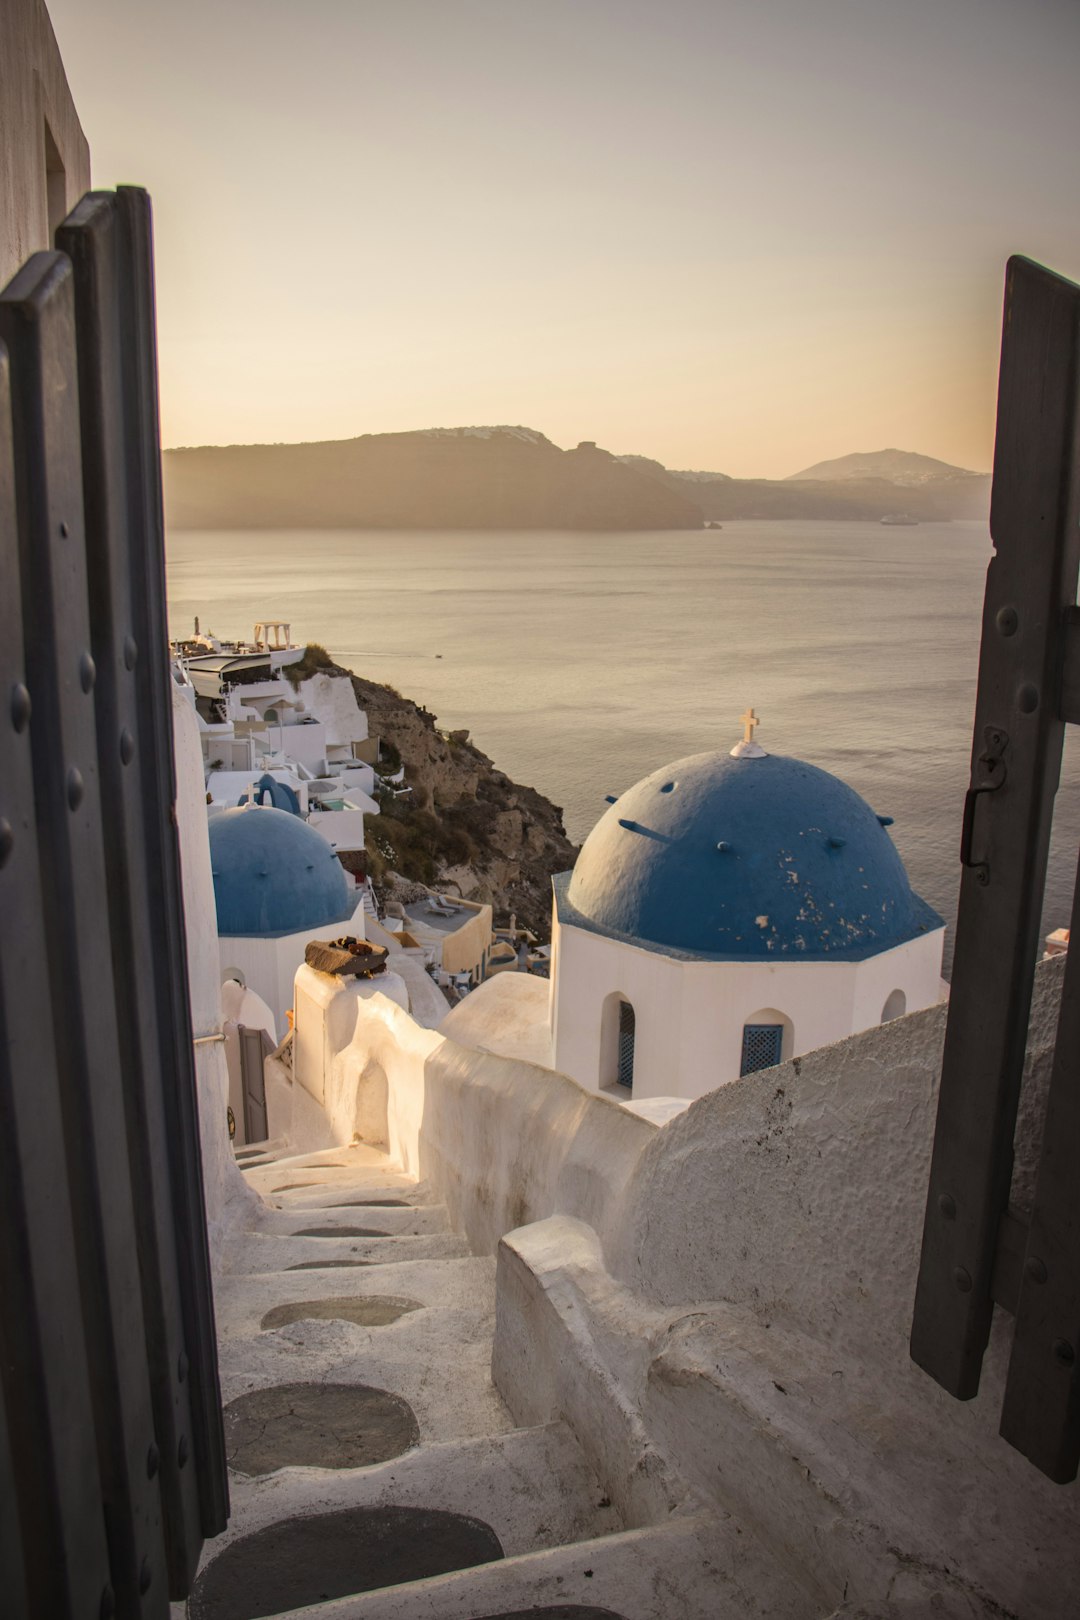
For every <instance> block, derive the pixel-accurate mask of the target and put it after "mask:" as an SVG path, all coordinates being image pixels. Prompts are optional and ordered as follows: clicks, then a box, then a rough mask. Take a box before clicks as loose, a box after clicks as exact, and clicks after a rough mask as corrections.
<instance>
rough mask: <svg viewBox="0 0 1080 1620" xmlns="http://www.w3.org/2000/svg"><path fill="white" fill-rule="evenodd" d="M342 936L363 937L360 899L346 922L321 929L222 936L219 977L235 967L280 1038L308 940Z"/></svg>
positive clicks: (328, 925)
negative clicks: (265, 1009)
mask: <svg viewBox="0 0 1080 1620" xmlns="http://www.w3.org/2000/svg"><path fill="white" fill-rule="evenodd" d="M343 934H352V935H353V936H354V938H356V939H364V938H365V937H366V936H365V934H364V907H363V902H362V901H361V900H360V899H357V903H356V909H355V911H354V913H353V916H352V919H351V920H350V921H347V922H336V923H324V924H323V926H322V927H321V928H304V929H301V930H300V932H299V933H296V934H278V935H274V936H272V937H270V938H265V939H263V938H259V937H258V936H253V935H250V934H222V935H221V937H220V939H219V941H218V949H219V976H220V978H224V977H225V974H226V973H227V971H228V969H229V968H239V969H240V971H241V973H242V974H243V975H244V979H245V981H246V983H247V984H249V985H250V987H251V988H252V990H254V991H255V992H256V994H257V995H259V996H261V997H262V999H263V1000H264V1001H265V1002H266V1005H267V1006H268V1007H269V1008H270V1011H271V1012H272V1013H273V1015H274V1020H275V1022H276V1024H277V1027H278V1029H279V1030H280V1031H281V1033H282V1035H284V1033H285V1030H286V1029H287V1027H288V1019H287V1016H286V1014H287V1013H288V1011H289V1009H290V1008H291V1007H292V1004H293V980H294V979H295V978H296V970H297V968H299V967H301V966H302V965H303V961H304V951H305V949H306V947H307V944H308V942H309V940H313V939H340V938H341V936H342V935H343Z"/></svg>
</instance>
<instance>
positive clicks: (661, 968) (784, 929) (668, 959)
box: [474, 718, 944, 1101]
mask: <svg viewBox="0 0 1080 1620" xmlns="http://www.w3.org/2000/svg"><path fill="white" fill-rule="evenodd" d="M755 724H756V721H755V720H753V719H752V718H750V719H749V721H748V724H747V728H746V729H747V735H746V737H745V738H744V740H743V741H742V742H741V743H738V744H736V746H735V747H734V748H733V749H732V750H731V752H730V753H707V754H697V755H693V756H692V757H690V758H688V759H682V760H678V761H676V762H675V763H674V764H672V765H668V766H665V767H664V768H663V769H662V770H659V771H654V772H653V773H652V774H651V775H650V776H647V777H645V779H644V780H643V781H641V782H639V783H637V785H636V786H635V787H632V788H630V789H629V791H628V792H626V793H624V794H623V795H622V797H621V798H619V799H617V800H616V801H615V802H614V803H613V804H612V805H611V807H610V808H609V809H608V811H607V813H606V814H605V815H604V816H603V817H602V818H601V820H600V821H599V822H598V824H597V826H596V827H595V828H594V829H593V831H592V833H590V835H589V837H588V838H587V839H586V841H585V844H584V847H583V848H582V851H581V855H580V856H579V858H578V862H577V865H576V866H575V868H574V870H573V872H568V873H564V874H563V875H561V876H560V877H558V878H556V879H555V905H554V921H553V933H552V959H553V964H554V966H553V972H552V983H551V1001H550V1008H551V1034H552V1066H553V1067H554V1068H556V1069H558V1070H559V1071H560V1072H561V1073H563V1074H568V1075H571V1076H572V1077H573V1078H574V1079H575V1080H577V1081H578V1082H579V1083H580V1084H581V1085H583V1086H586V1087H588V1088H589V1089H590V1090H594V1091H609V1092H610V1093H611V1094H612V1095H614V1096H621V1097H622V1098H624V1099H626V1100H629V1098H630V1097H631V1096H632V1097H633V1098H634V1099H635V1101H641V1100H645V1099H648V1098H657V1097H679V1098H694V1097H701V1096H704V1095H705V1094H706V1093H707V1092H709V1091H713V1090H715V1088H716V1087H717V1086H718V1085H722V1084H724V1083H725V1082H726V1081H730V1080H735V1079H737V1078H739V1076H740V1075H744V1074H749V1073H752V1072H754V1071H755V1070H758V1069H763V1068H767V1067H769V1066H771V1065H772V1064H776V1063H781V1062H785V1061H787V1059H789V1058H792V1057H798V1056H800V1055H802V1054H803V1053H805V1052H809V1051H812V1050H814V1049H816V1048H817V1047H821V1046H827V1045H829V1044H830V1043H831V1042H833V1041H838V1040H841V1039H843V1038H844V1037H845V1036H848V1035H853V1034H855V1033H856V1032H858V1031H859V1030H863V1029H868V1028H870V1027H871V1026H873V1025H875V1024H881V1023H885V1022H887V1021H888V1020H889V1019H891V1018H895V1017H897V1016H898V1015H899V1014H901V1013H904V1012H915V1011H918V1010H920V1009H921V1008H924V1007H930V1006H933V1005H934V1004H935V1003H936V1002H937V1001H939V1000H940V999H941V998H942V994H943V987H942V981H941V953H942V946H943V942H944V923H943V922H942V920H941V918H940V917H939V916H938V915H937V914H936V912H934V911H933V910H931V908H930V907H929V906H928V905H927V904H926V903H925V902H924V901H923V900H921V899H920V898H919V897H918V895H916V894H915V893H914V892H913V890H912V888H911V885H910V883H909V882H908V878H907V874H906V872H905V870H904V866H903V863H902V861H901V859H900V856H899V855H898V854H897V851H896V848H895V846H894V845H893V842H892V839H891V838H890V837H889V835H888V833H887V832H886V830H885V828H886V826H887V825H888V824H889V818H888V817H885V816H878V815H875V813H874V812H873V811H872V810H871V809H870V807H869V806H868V805H867V804H866V803H865V802H864V800H862V799H861V798H860V797H859V795H858V794H857V793H855V792H854V790H853V789H851V788H850V787H848V786H847V785H846V784H845V783H844V782H841V781H840V780H839V778H837V777H835V776H831V775H830V774H829V773H828V772H826V771H822V770H819V769H818V768H817V767H816V766H813V765H808V764H805V763H804V762H803V761H801V760H796V759H786V758H782V757H778V756H773V755H769V754H767V753H766V752H765V750H764V749H763V748H762V747H760V745H759V744H757V743H756V742H753V741H752V740H751V735H752V731H753V727H754V725H755ZM477 1010H478V1009H474V1016H475V1013H476V1011H477Z"/></svg>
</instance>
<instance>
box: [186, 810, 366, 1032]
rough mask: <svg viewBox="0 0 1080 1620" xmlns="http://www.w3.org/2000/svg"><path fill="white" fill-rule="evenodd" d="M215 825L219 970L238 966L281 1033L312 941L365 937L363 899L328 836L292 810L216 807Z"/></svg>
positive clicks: (213, 852) (212, 850) (212, 820)
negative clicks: (351, 881)
mask: <svg viewBox="0 0 1080 1620" xmlns="http://www.w3.org/2000/svg"><path fill="white" fill-rule="evenodd" d="M209 826H210V858H211V864H212V869H213V877H214V900H215V904H216V907H217V932H218V941H219V948H220V962H221V975H222V977H223V978H226V977H228V975H229V971H230V969H239V970H240V972H241V974H242V975H243V978H244V982H245V983H246V984H247V985H248V986H249V988H250V989H252V990H254V991H255V992H256V993H257V994H258V995H259V996H261V998H262V999H263V1001H265V1002H266V1004H267V1006H268V1007H269V1008H270V1011H271V1013H272V1014H273V1017H274V1022H275V1024H276V1027H277V1030H278V1032H279V1033H280V1032H283V1031H284V1029H285V1027H286V1013H287V1012H288V1010H289V1009H290V1008H291V1007H292V1004H293V979H294V978H295V977H296V971H297V969H298V968H299V967H300V966H301V965H302V963H303V961H304V949H305V946H306V945H307V943H308V941H309V940H312V939H336V938H338V937H339V936H341V935H342V934H352V935H354V936H355V937H356V938H357V939H363V938H364V908H363V900H362V898H361V895H360V894H359V893H358V892H357V890H356V889H354V888H353V887H352V886H351V884H350V881H349V879H348V877H347V875H346V873H345V870H344V868H343V867H342V866H341V863H340V862H339V861H338V859H337V857H336V856H335V854H334V852H333V850H332V849H330V848H328V847H327V844H326V841H325V839H322V838H320V837H319V835H318V833H316V832H315V831H313V829H312V828H311V827H310V826H308V825H307V824H306V823H305V822H304V821H302V820H301V819H300V817H299V816H297V815H292V814H290V813H289V812H288V811H287V810H278V809H275V808H274V807H273V806H271V805H256V804H247V805H244V806H243V807H237V808H234V809H231V810H217V811H214V812H213V813H212V814H211V816H210V822H209Z"/></svg>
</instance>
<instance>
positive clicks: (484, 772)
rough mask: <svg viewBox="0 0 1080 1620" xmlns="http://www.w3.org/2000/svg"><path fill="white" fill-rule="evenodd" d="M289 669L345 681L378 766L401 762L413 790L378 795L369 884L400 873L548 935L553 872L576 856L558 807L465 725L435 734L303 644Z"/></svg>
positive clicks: (415, 711)
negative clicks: (512, 773)
mask: <svg viewBox="0 0 1080 1620" xmlns="http://www.w3.org/2000/svg"><path fill="white" fill-rule="evenodd" d="M293 668H294V669H295V670H296V671H297V673H301V674H311V673H313V672H314V670H316V669H324V670H325V671H326V672H327V673H328V674H332V675H341V676H346V677H347V678H348V679H350V680H351V681H352V684H353V690H354V691H355V693H356V701H357V703H358V704H359V705H360V707H361V708H362V709H365V710H366V711H367V716H368V728H369V731H370V733H371V735H372V736H375V737H379V738H380V739H381V741H382V746H383V754H384V758H383V760H382V763H381V765H380V767H379V769H380V771H381V772H383V773H390V772H392V771H393V770H394V768H395V766H396V764H397V762H398V761H399V760H400V763H401V764H402V765H403V766H404V769H405V784H407V785H408V786H410V787H411V788H412V792H411V793H408V794H404V795H402V796H401V797H395V796H394V795H393V794H392V793H384V794H382V795H381V797H380V810H381V814H380V815H379V816H377V817H372V818H371V819H370V820H369V822H368V824H367V829H366V831H367V845H368V856H369V863H370V870H371V874H372V878H373V880H374V882H375V884H376V887H378V886H379V883H380V881H383V880H385V879H386V878H387V875H388V874H389V873H391V872H397V873H398V874H400V876H402V877H404V878H408V879H412V880H414V881H416V882H420V883H424V884H428V885H431V886H436V887H439V888H444V887H445V888H450V889H456V890H457V892H458V893H460V894H461V895H462V896H464V898H465V899H467V900H480V901H484V902H488V903H490V904H491V905H492V906H493V907H494V909H495V914H496V918H497V919H499V920H502V921H505V920H506V918H507V917H508V915H509V914H510V913H511V912H515V913H516V914H517V919H518V922H519V923H520V924H524V925H526V926H527V927H529V928H531V929H532V931H533V932H534V933H535V934H536V935H537V936H538V937H539V938H540V939H541V940H547V939H549V938H550V937H551V878H552V875H553V873H555V872H565V871H567V870H568V868H570V867H571V866H573V864H574V861H575V859H576V857H577V848H576V846H575V845H573V844H572V843H571V842H570V840H569V839H568V838H567V836H566V832H565V829H564V827H563V819H562V811H561V809H560V808H559V807H558V805H555V804H552V802H551V800H550V799H546V798H545V797H544V795H543V794H542V793H538V792H537V791H536V789H535V788H531V787H523V786H522V785H521V784H520V783H518V782H512V781H511V780H510V778H509V777H508V776H507V775H506V774H505V772H503V771H500V770H497V769H496V767H495V765H494V764H493V763H492V761H491V760H490V759H489V758H488V756H487V755H486V754H485V753H483V752H482V750H481V749H479V748H477V747H476V745H475V743H473V742H471V741H470V739H469V734H468V732H467V731H452V732H444V731H441V730H440V729H439V728H438V726H437V724H436V720H435V716H434V715H433V714H431V713H429V712H428V710H427V709H424V708H422V707H421V706H420V705H419V704H416V703H413V702H411V700H410V699H409V698H406V697H402V695H401V694H400V692H396V691H395V690H394V688H393V687H391V686H382V685H380V684H379V683H378V682H376V681H369V680H366V679H365V678H364V677H363V676H359V675H354V674H352V673H351V671H349V670H345V669H342V668H341V666H340V665H337V664H334V663H332V661H331V660H330V659H329V658H326V655H325V654H324V653H322V650H321V649H319V648H308V650H307V653H306V655H305V661H304V664H302V665H300V666H293ZM387 756H388V757H387Z"/></svg>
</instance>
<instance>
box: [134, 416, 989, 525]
mask: <svg viewBox="0 0 1080 1620" xmlns="http://www.w3.org/2000/svg"><path fill="white" fill-rule="evenodd" d="M163 467H164V479H165V512H166V517H167V519H168V522H169V524H170V526H171V527H173V528H177V529H595V530H625V529H700V528H701V527H702V524H703V523H704V522H705V521H706V520H708V521H712V522H716V521H718V520H719V521H723V520H724V519H727V518H731V519H737V518H772V519H777V520H779V519H785V518H820V519H827V520H829V521H834V522H835V521H846V520H848V519H854V520H860V521H863V522H867V521H869V522H877V521H878V520H879V519H880V518H882V517H884V516H885V515H886V514H887V513H891V512H907V513H910V514H911V516H912V517H917V518H921V519H924V520H926V521H946V520H948V519H950V518H978V519H985V517H986V515H987V513H988V511H989V505H990V478H989V475H988V474H984V473H972V472H965V471H964V470H963V469H962V468H960V467H950V466H949V465H948V463H947V462H944V461H935V460H934V459H933V458H932V457H930V456H919V455H914V454H912V453H911V452H910V451H906V450H879V451H875V452H872V453H870V454H858V455H851V456H841V457H840V458H839V459H837V460H836V461H823V462H819V463H818V465H817V466H815V467H808V468H807V469H806V470H805V471H804V472H802V473H799V474H797V475H796V476H795V477H793V478H782V479H769V478H730V477H728V476H727V475H726V474H725V473H708V472H680V471H673V470H671V469H669V468H667V467H665V466H664V465H663V463H662V462H659V461H654V460H652V459H651V458H650V457H648V456H639V455H631V456H613V455H609V454H608V452H607V451H606V450H600V449H598V448H597V446H596V445H595V444H593V443H591V442H589V441H586V442H584V443H582V444H579V445H578V446H577V448H576V449H575V450H560V449H559V447H558V446H557V445H555V444H552V442H551V440H550V439H548V438H546V437H545V436H544V434H543V433H539V432H537V431H536V429H535V428H527V427H508V426H496V427H464V428H431V429H429V430H427V431H425V432H420V433H377V434H370V433H369V434H365V435H364V437H363V438H359V439H335V440H329V441H325V442H322V443H317V444H247V445H226V446H204V447H203V448H201V449H184V450H167V451H166V452H165V454H164V457H163Z"/></svg>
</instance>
